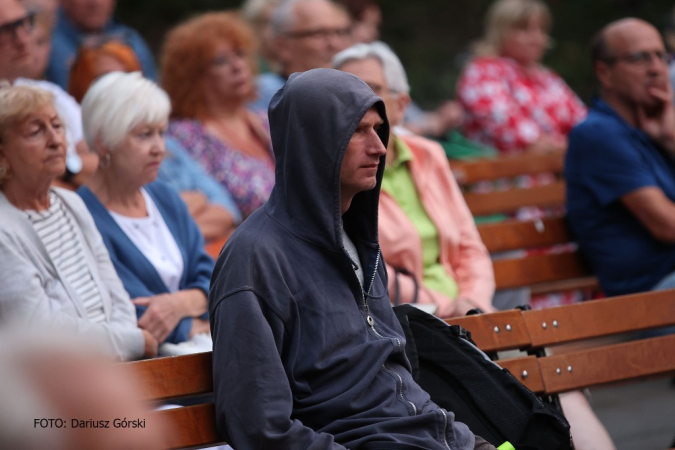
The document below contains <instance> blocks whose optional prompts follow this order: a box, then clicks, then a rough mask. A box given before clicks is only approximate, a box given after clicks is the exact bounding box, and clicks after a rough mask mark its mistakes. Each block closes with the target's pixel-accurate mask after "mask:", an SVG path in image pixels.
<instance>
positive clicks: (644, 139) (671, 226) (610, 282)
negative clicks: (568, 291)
mask: <svg viewBox="0 0 675 450" xmlns="http://www.w3.org/2000/svg"><path fill="white" fill-rule="evenodd" d="M592 55H593V64H594V69H595V75H596V77H597V79H598V81H599V84H600V98H598V99H596V100H595V102H594V104H593V107H592V109H591V111H590V113H589V115H588V118H587V119H586V120H585V121H584V122H582V123H581V124H579V125H578V126H577V127H575V128H574V129H573V130H572V133H571V134H570V137H569V148H568V152H567V161H566V167H565V178H566V179H567V209H568V215H569V221H570V224H571V227H572V230H573V231H574V233H575V235H576V237H577V239H578V242H579V245H580V247H581V249H582V251H583V252H584V253H585V254H586V256H587V257H588V259H589V260H590V262H591V264H592V266H593V269H594V270H595V272H596V273H597V274H598V277H599V279H600V284H601V286H602V288H603V290H604V291H605V293H606V294H607V295H610V296H611V295H623V294H630V293H635V292H643V291H648V290H653V289H664V288H669V287H675V277H674V276H673V274H674V271H675V110H674V109H673V93H672V88H671V85H670V82H669V79H668V61H669V58H668V55H667V53H666V50H665V47H664V44H663V41H662V39H661V36H660V35H659V33H658V31H657V30H656V28H654V27H653V26H652V25H650V24H649V23H647V22H644V21H642V20H638V19H633V18H628V19H622V20H619V21H616V22H613V23H610V24H609V25H607V26H606V27H605V28H603V29H602V30H601V31H600V32H599V33H598V34H597V35H596V37H595V38H594V39H593V42H592Z"/></svg>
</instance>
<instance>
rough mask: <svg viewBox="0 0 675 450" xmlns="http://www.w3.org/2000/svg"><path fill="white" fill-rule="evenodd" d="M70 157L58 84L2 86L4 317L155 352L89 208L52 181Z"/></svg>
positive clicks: (112, 348) (124, 349)
mask: <svg viewBox="0 0 675 450" xmlns="http://www.w3.org/2000/svg"><path fill="white" fill-rule="evenodd" d="M65 159H66V142H65V133H64V130H63V125H62V123H61V119H60V117H59V115H58V113H57V112H56V109H55V108H54V106H53V105H52V95H51V93H49V92H47V91H43V90H41V89H37V88H34V87H29V86H13V87H5V88H2V89H0V191H1V192H0V217H2V220H0V254H1V255H2V257H1V258H0V319H2V320H3V321H26V322H30V323H33V324H34V325H35V326H38V327H39V326H40V324H42V323H48V324H50V325H52V326H54V327H56V328H60V329H63V330H67V331H70V332H76V333H79V334H81V335H82V336H83V338H88V337H91V338H96V339H98V340H100V341H101V342H102V343H103V344H104V345H105V346H106V349H107V351H108V353H110V354H112V355H116V356H117V357H120V358H123V359H138V358H141V357H144V356H145V357H152V356H155V355H156V354H157V340H156V339H155V338H154V337H153V336H152V334H150V333H149V332H148V331H145V330H141V329H140V328H138V327H137V325H136V316H135V314H134V308H133V304H132V303H131V301H130V300H129V296H128V294H127V293H126V291H125V290H124V286H123V285H122V283H121V282H120V279H119V278H118V276H117V274H116V273H115V268H114V267H113V264H112V263H111V261H110V256H109V255H108V251H107V250H106V248H105V245H104V244H103V241H102V240H101V235H100V234H99V232H98V230H97V229H96V226H95V224H94V221H93V220H92V217H91V215H90V214H89V212H88V211H87V208H86V207H85V205H84V204H83V203H82V200H81V199H80V198H79V197H78V196H77V195H76V194H75V193H73V192H69V191H67V190H63V189H59V188H50V185H51V183H52V181H53V180H54V179H55V178H56V177H58V176H60V175H61V174H62V173H63V172H64V171H65V168H66V166H65Z"/></svg>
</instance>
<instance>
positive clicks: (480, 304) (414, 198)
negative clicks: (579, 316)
mask: <svg viewBox="0 0 675 450" xmlns="http://www.w3.org/2000/svg"><path fill="white" fill-rule="evenodd" d="M333 67H334V68H336V69H340V70H343V71H345V72H349V73H352V74H354V75H356V76H358V77H359V78H361V79H362V80H363V81H365V82H366V83H367V84H368V85H369V86H370V87H371V88H372V89H373V91H374V92H375V93H376V94H377V95H379V96H380V97H382V100H384V104H385V107H386V110H387V118H388V119H389V123H390V124H391V125H392V128H391V130H392V134H391V135H390V137H389V143H388V146H387V166H386V168H385V170H384V179H383V180H382V188H381V193H380V202H379V217H378V233H379V241H380V246H381V248H382V255H383V256H384V260H385V261H386V263H387V272H388V274H389V292H390V295H391V297H392V299H393V300H394V301H395V302H402V303H411V302H412V303H420V304H423V305H426V307H427V308H430V309H433V310H435V313H436V315H438V316H440V317H450V316H461V315H464V314H466V312H467V311H469V310H471V309H474V308H480V309H481V310H482V311H484V312H491V311H493V310H494V308H493V306H492V295H493V293H494V285H495V282H494V275H493V272H492V262H491V261H490V255H489V254H488V252H487V250H486V249H485V245H483V242H482V241H481V239H480V236H479V235H478V231H477V230H476V225H475V224H474V221H473V217H472V216H471V212H470V211H469V209H468V207H467V206H466V202H465V201H464V198H463V197H462V193H461V191H460V189H459V186H457V182H456V181H455V180H454V178H453V177H452V174H451V172H450V167H449V165H448V160H447V158H446V157H445V153H444V151H443V149H442V148H441V146H440V145H439V144H438V143H436V142H434V141H430V140H429V139H425V138H423V137H420V136H414V135H411V134H409V133H408V134H403V133H399V132H398V130H399V128H398V127H397V125H400V124H401V122H402V120H403V116H404V114H405V109H406V107H407V105H408V103H409V102H410V96H409V95H408V92H409V89H410V88H409V86H408V80H407V77H406V74H405V70H404V69H403V66H402V65H401V62H400V61H399V59H398V57H397V56H396V55H395V54H394V53H393V52H392V51H391V50H390V49H389V47H387V46H386V45H385V44H383V43H381V42H374V43H371V44H357V45H355V46H353V47H350V48H348V49H346V50H344V51H342V52H340V53H338V54H337V55H336V56H335V57H334V59H333Z"/></svg>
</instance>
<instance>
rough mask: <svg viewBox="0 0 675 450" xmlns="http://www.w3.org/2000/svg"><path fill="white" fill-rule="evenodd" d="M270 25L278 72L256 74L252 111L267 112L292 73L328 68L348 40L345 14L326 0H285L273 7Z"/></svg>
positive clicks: (348, 43) (349, 31)
mask: <svg viewBox="0 0 675 450" xmlns="http://www.w3.org/2000/svg"><path fill="white" fill-rule="evenodd" d="M271 27H272V34H273V36H274V47H275V51H276V54H277V61H278V63H279V71H278V73H264V74H262V75H260V76H259V77H258V79H257V85H258V99H257V100H256V101H255V103H253V104H252V105H251V108H252V109H253V110H254V111H265V112H267V106H268V105H269V103H270V100H272V96H274V94H275V93H276V92H277V91H278V90H279V89H280V88H281V87H282V86H283V85H284V83H286V80H287V79H288V77H289V76H290V75H291V74H292V73H294V72H304V71H306V70H309V69H317V68H328V67H330V64H331V59H332V58H333V56H335V54H336V53H337V52H339V51H341V50H344V49H345V48H347V47H348V46H350V45H351V43H352V41H351V21H350V18H349V14H348V13H347V12H346V11H345V10H344V9H343V8H342V7H341V6H339V5H336V4H335V3H333V2H331V1H329V0H287V1H285V2H283V3H282V4H281V6H279V7H278V8H276V9H275V10H274V13H273V14H272V19H271Z"/></svg>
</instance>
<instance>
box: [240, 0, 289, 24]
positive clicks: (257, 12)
mask: <svg viewBox="0 0 675 450" xmlns="http://www.w3.org/2000/svg"><path fill="white" fill-rule="evenodd" d="M283 3H284V2H283V0H246V1H245V2H244V4H243V5H241V13H242V15H243V17H244V19H245V20H246V21H247V22H248V23H252V24H255V23H258V22H260V20H261V19H262V16H263V14H264V12H265V10H266V9H267V8H268V7H270V6H273V7H274V8H275V9H276V8H277V7H278V6H279V5H281V4H283Z"/></svg>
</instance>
